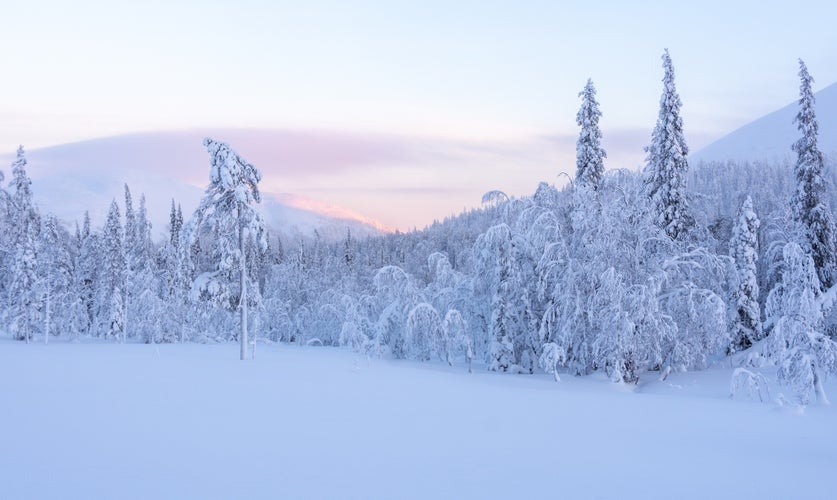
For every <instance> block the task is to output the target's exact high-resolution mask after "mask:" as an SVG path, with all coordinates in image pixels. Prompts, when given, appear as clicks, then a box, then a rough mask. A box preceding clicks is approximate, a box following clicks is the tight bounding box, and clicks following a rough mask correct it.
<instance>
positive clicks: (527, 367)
mask: <svg viewBox="0 0 837 500" xmlns="http://www.w3.org/2000/svg"><path fill="white" fill-rule="evenodd" d="M663 72H664V77H663V79H662V83H663V89H662V96H661V98H660V109H659V115H658V119H657V123H656V126H655V128H654V131H653V134H652V137H651V140H650V144H649V146H648V147H647V148H646V152H647V160H646V165H645V167H644V168H643V169H642V170H641V171H634V170H627V169H608V170H605V168H604V160H605V159H606V152H605V151H604V149H603V148H602V146H601V139H602V132H601V130H600V128H599V119H600V117H601V111H600V108H599V103H598V101H597V98H596V89H595V87H594V84H593V82H592V80H588V82H587V84H586V85H585V86H584V88H583V90H582V91H581V92H580V93H579V97H580V100H581V106H580V109H579V111H578V114H577V124H578V126H579V127H580V132H579V137H578V141H577V148H576V152H577V154H576V158H577V160H576V170H575V176H574V178H573V179H572V181H571V182H569V183H567V184H566V185H564V186H562V187H555V186H554V185H551V184H548V183H545V182H541V183H540V184H539V185H537V189H536V190H535V192H534V193H533V194H532V195H531V196H526V197H520V198H517V197H509V196H507V195H506V194H505V193H504V192H503V191H500V190H497V191H491V192H488V193H486V194H485V196H484V197H483V200H482V207H481V208H479V209H474V210H470V211H467V212H464V213H461V214H459V215H456V216H451V217H449V218H447V219H445V220H444V221H437V222H434V223H433V224H432V225H430V226H428V227H426V228H425V229H423V230H418V231H412V232H409V233H401V232H395V233H394V234H387V235H384V236H380V237H372V238H367V239H355V238H353V237H352V234H351V233H350V232H349V231H348V230H347V233H346V236H345V238H344V240H343V241H342V242H339V243H327V242H324V241H323V240H322V239H321V238H319V237H318V236H317V235H316V234H313V235H311V237H310V238H307V239H301V240H298V241H282V240H281V239H279V238H277V237H275V236H273V235H271V234H270V232H269V231H268V228H266V226H265V224H264V222H263V221H262V219H261V217H260V215H259V212H258V210H257V204H258V203H259V200H260V196H259V182H260V180H261V174H260V172H259V170H258V169H257V168H256V167H255V166H254V165H252V164H250V163H248V162H247V161H246V160H245V159H244V158H243V157H242V156H240V155H239V154H238V153H236V152H235V151H234V150H233V149H231V147H230V146H229V145H227V144H225V143H223V142H218V141H216V140H212V139H206V140H205V141H204V147H205V148H206V149H207V152H208V164H209V166H210V183H209V185H208V187H207V188H206V191H205V195H204V197H203V199H202V201H201V203H200V206H199V207H198V209H197V210H196V211H195V212H194V213H193V214H183V213H182V211H181V209H180V208H179V206H178V205H177V202H176V201H172V204H171V216H170V223H169V225H168V227H167V228H166V229H167V237H166V238H165V239H164V240H162V241H154V240H153V239H152V236H151V235H152V231H151V225H150V223H149V220H148V217H147V214H146V206H145V199H144V197H143V196H142V195H140V196H139V198H138V201H137V200H136V199H135V198H134V197H133V193H131V191H130V188H129V186H127V185H126V186H125V196H124V199H123V200H119V202H117V201H116V200H114V201H113V203H112V204H111V205H110V208H109V210H108V214H107V219H106V221H105V223H104V226H103V227H93V226H92V224H91V221H90V218H89V217H88V216H85V218H84V219H83V220H81V221H78V222H76V223H74V224H68V223H67V222H66V221H59V220H57V218H56V217H55V216H54V215H52V214H44V213H40V211H39V210H38V208H37V207H36V206H35V204H34V202H33V192H32V183H31V180H30V178H29V176H28V174H27V169H28V168H30V166H29V165H28V164H27V159H26V154H25V151H24V149H23V147H21V148H20V149H19V150H18V152H17V158H16V159H15V161H14V162H13V163H12V165H11V175H10V178H9V179H8V182H6V180H5V177H4V175H3V173H2V172H0V183H2V188H0V297H2V300H3V301H4V302H5V304H4V307H3V308H0V324H1V325H3V328H4V329H6V330H7V331H8V332H9V334H10V335H11V336H13V337H14V338H15V339H17V340H20V341H21V342H42V343H43V342H49V341H50V339H51V338H54V337H63V338H67V339H71V340H72V339H81V338H88V337H89V338H97V339H105V340H109V341H113V342H145V343H173V342H200V343H207V342H238V343H239V344H240V356H241V358H242V359H245V358H247V357H250V356H253V355H254V354H255V353H256V349H257V345H258V344H259V343H264V342H287V343H297V344H303V345H311V346H319V345H323V346H346V347H347V348H350V349H353V350H356V351H357V352H358V353H359V355H362V356H369V357H379V356H386V357H393V358H399V359H400V358H404V359H411V360H418V361H430V360H438V361H440V362H443V363H448V364H451V365H455V366H461V367H462V369H463V370H472V369H473V370H476V369H487V370H490V371H497V372H508V373H518V374H531V373H536V372H540V373H543V372H546V373H549V374H551V375H553V376H554V378H555V379H556V380H560V377H562V376H578V375H586V374H590V373H593V372H603V373H605V374H606V375H607V376H608V377H609V378H610V379H611V380H612V381H614V382H617V383H625V384H636V383H637V382H638V381H639V379H640V377H644V376H648V374H650V376H654V377H660V378H665V377H666V376H667V375H668V374H669V373H671V372H672V371H690V370H701V369H704V368H706V367H708V366H709V365H711V364H713V363H717V362H720V361H726V360H730V361H732V362H734V363H737V364H738V366H741V367H742V370H741V371H737V372H736V377H742V378H743V381H742V384H743V385H749V386H752V385H753V384H758V374H757V373H755V371H750V370H751V369H752V370H757V369H758V368H759V367H763V366H776V367H778V372H777V373H778V377H779V380H780V381H781V382H782V383H783V384H784V385H786V386H787V387H788V388H790V390H791V391H792V393H793V394H794V395H795V397H796V398H798V400H799V402H800V403H802V404H808V403H811V402H814V401H818V402H820V403H823V404H825V403H827V401H828V400H827V396H826V394H825V391H824V389H823V380H824V378H825V377H827V376H828V375H829V374H833V373H834V372H835V371H837V343H835V340H837V317H835V314H837V313H835V307H834V306H835V298H837V286H836V285H837V261H835V259H837V239H836V238H837V236H835V227H834V220H833V213H832V210H831V207H833V206H835V203H837V198H835V194H834V190H833V188H832V186H833V184H834V181H835V178H834V169H833V167H832V166H831V164H830V163H829V161H828V160H827V158H826V157H825V155H824V154H823V153H822V152H821V151H820V150H819V149H818V143H817V140H818V125H817V119H816V114H815V100H814V94H813V91H812V82H813V79H812V77H811V76H810V75H809V73H808V71H807V68H806V67H805V64H804V63H803V62H802V61H800V62H799V77H800V93H799V109H798V114H797V116H796V120H795V122H796V125H797V127H798V130H799V139H798V141H797V142H795V143H794V144H788V151H789V152H792V154H793V157H795V163H793V164H790V163H783V162H774V163H701V164H697V165H690V164H689V162H688V154H689V149H688V146H687V134H686V133H685V132H684V127H683V121H682V118H681V115H680V108H681V105H682V103H681V100H680V97H679V95H678V93H677V90H676V87H675V75H674V68H673V65H672V61H671V59H670V57H669V54H668V52H666V53H665V54H664V55H663ZM196 147H199V145H196ZM33 167H35V168H37V166H35V165H33ZM534 183H535V182H533V184H534Z"/></svg>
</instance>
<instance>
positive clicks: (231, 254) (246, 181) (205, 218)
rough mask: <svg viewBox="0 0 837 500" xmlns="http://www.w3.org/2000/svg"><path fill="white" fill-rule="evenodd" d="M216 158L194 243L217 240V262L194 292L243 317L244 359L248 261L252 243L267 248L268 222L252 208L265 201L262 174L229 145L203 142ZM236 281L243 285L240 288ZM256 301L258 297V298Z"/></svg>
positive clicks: (244, 351) (244, 350)
mask: <svg viewBox="0 0 837 500" xmlns="http://www.w3.org/2000/svg"><path fill="white" fill-rule="evenodd" d="M203 145H204V146H205V147H206V149H207V151H208V152H209V156H210V167H211V168H210V173H209V186H208V187H207V188H206V192H205V194H204V197H203V199H202V200H201V203H200V206H198V209H197V210H196V211H195V217H194V227H193V230H192V231H191V238H190V239H191V241H192V242H195V241H197V240H198V239H199V238H200V237H201V234H205V235H208V236H209V237H210V238H213V239H214V240H215V243H214V245H215V248H214V252H213V254H214V256H215V257H216V258H215V262H214V265H213V267H212V268H211V269H208V270H205V271H204V272H203V273H201V274H200V275H199V276H198V277H197V278H196V280H195V284H194V285H193V290H194V291H195V292H196V294H197V295H198V296H199V297H202V298H206V299H209V300H211V301H212V302H213V303H214V304H215V305H218V306H221V307H224V308H226V309H228V310H235V309H238V310H239V312H240V314H241V322H240V326H241V332H240V335H239V341H240V344H241V346H240V347H241V359H242V360H244V359H247V346H248V341H247V336H248V335H247V334H248V330H247V309H248V295H247V289H248V282H249V281H250V280H249V279H248V265H247V264H248V263H247V248H246V242H247V241H248V238H253V240H254V241H255V242H257V243H258V245H260V246H261V247H262V248H263V247H264V246H265V239H264V238H265V231H264V223H263V222H262V219H261V216H260V215H259V213H258V212H256V210H255V209H254V208H253V206H252V204H253V203H254V202H255V203H259V202H260V201H261V196H260V194H259V181H261V179H262V174H261V172H259V170H258V169H257V168H256V167H255V166H253V165H252V164H251V163H249V162H247V161H245V160H244V159H243V158H241V157H240V156H239V155H238V154H237V153H236V152H235V151H233V150H232V149H230V147H229V146H228V145H226V144H225V143H223V142H218V141H214V140H212V139H209V138H206V139H204V141H203ZM236 281H238V284H237V286H236V283H235V282H236ZM254 297H257V295H256V296H254Z"/></svg>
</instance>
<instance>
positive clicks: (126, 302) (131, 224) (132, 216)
mask: <svg viewBox="0 0 837 500" xmlns="http://www.w3.org/2000/svg"><path fill="white" fill-rule="evenodd" d="M124 235H125V237H124V238H123V241H122V243H123V245H124V247H125V249H124V255H125V286H124V288H123V293H122V298H123V300H122V304H123V307H124V310H123V312H122V325H123V326H124V332H123V333H124V336H125V337H127V336H128V329H129V328H131V329H132V330H133V325H130V324H129V323H128V317H129V315H133V314H134V298H135V296H136V294H135V291H134V283H135V280H136V276H135V273H136V269H135V267H136V263H135V257H134V249H135V247H136V246H137V242H136V237H137V215H136V213H135V212H134V202H133V198H132V196H131V190H130V188H129V187H128V184H125V230H124ZM131 334H132V335H133V331H132V332H131Z"/></svg>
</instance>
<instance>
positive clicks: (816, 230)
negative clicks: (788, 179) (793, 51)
mask: <svg viewBox="0 0 837 500" xmlns="http://www.w3.org/2000/svg"><path fill="white" fill-rule="evenodd" d="M799 79H800V85H799V112H798V113H797V114H796V117H795V118H794V122H795V123H796V124H797V128H798V129H799V131H800V132H801V133H802V137H800V138H799V140H797V141H796V142H795V143H794V144H793V151H794V152H795V153H796V155H797V157H796V165H795V166H794V174H795V175H796V190H795V192H794V195H793V199H792V201H791V205H792V209H793V216H794V220H795V221H796V222H797V223H798V224H799V225H800V226H801V229H802V231H803V234H804V241H803V242H801V243H802V246H803V248H804V249H805V250H806V251H807V252H808V253H809V254H810V255H811V258H812V259H813V260H814V267H815V269H816V270H817V276H818V277H819V279H820V284H821V286H822V287H823V289H828V288H831V287H832V286H833V285H834V284H835V279H837V276H835V274H837V255H835V231H834V221H833V219H832V217H831V210H830V208H829V207H828V205H827V202H826V192H825V191H826V181H825V177H824V176H823V170H824V166H825V162H824V159H823V154H822V152H821V151H820V150H819V147H818V146H817V140H818V138H819V125H818V123H817V117H816V114H815V113H814V101H815V98H814V92H813V90H812V89H811V84H812V83H813V82H814V79H813V78H812V77H811V75H810V74H809V73H808V68H807V67H806V66H805V63H804V62H803V61H802V59H800V60H799Z"/></svg>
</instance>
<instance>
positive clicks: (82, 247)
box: [74, 212, 102, 335]
mask: <svg viewBox="0 0 837 500" xmlns="http://www.w3.org/2000/svg"><path fill="white" fill-rule="evenodd" d="M78 245H79V249H78V257H77V259H76V266H75V276H74V278H75V282H74V289H75V293H76V294H77V296H78V298H79V300H80V301H81V309H82V311H83V313H84V315H83V317H82V318H80V319H82V322H81V324H79V332H80V333H84V334H85V335H91V334H93V333H95V327H96V318H97V314H98V313H97V310H96V304H97V295H96V285H97V283H98V282H99V274H100V269H99V267H100V265H101V262H100V260H99V259H100V258H101V253H102V252H101V238H100V237H99V235H98V234H97V233H93V232H91V230H90V214H89V213H88V212H84V222H83V224H82V227H81V232H80V234H79V242H78Z"/></svg>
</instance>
